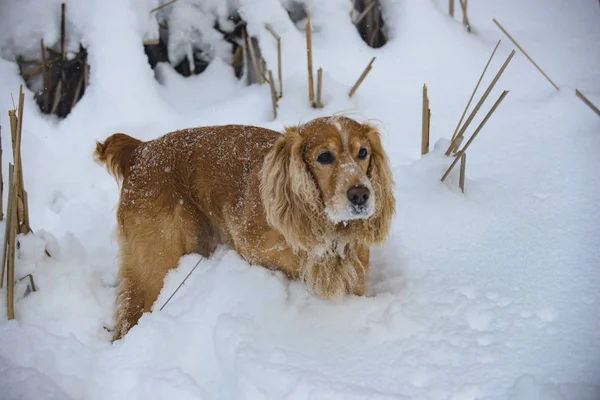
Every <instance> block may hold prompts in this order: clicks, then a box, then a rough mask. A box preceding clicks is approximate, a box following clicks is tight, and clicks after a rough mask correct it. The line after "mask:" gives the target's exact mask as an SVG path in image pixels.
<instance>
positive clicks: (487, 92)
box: [446, 50, 515, 155]
mask: <svg viewBox="0 0 600 400" xmlns="http://www.w3.org/2000/svg"><path fill="white" fill-rule="evenodd" d="M514 55H515V51H514V50H512V51H511V52H510V54H509V56H508V58H507V59H506V61H504V64H502V67H500V69H499V70H498V72H497V73H496V76H495V77H494V79H492V82H491V83H490V85H489V86H488V88H487V89H486V90H485V92H484V93H483V96H481V99H479V101H478V102H477V104H476V105H475V108H473V111H471V114H470V115H469V118H467V120H466V121H465V123H464V125H463V126H462V127H461V128H460V131H458V133H457V134H456V137H455V138H454V140H453V141H452V142H450V146H448V149H447V150H446V155H450V153H451V152H452V151H453V150H454V149H455V148H456V141H457V140H458V139H459V138H460V137H462V136H463V135H464V133H465V131H466V130H467V128H468V127H469V125H470V124H471V122H472V121H473V118H475V115H476V114H477V112H478V111H479V109H480V108H481V106H482V105H483V103H484V102H485V100H486V99H487V97H488V96H489V94H490V93H491V91H492V89H494V86H496V82H498V79H500V77H501V76H502V74H503V73H504V70H505V69H506V67H508V64H509V63H510V60H512V58H513V56H514Z"/></svg>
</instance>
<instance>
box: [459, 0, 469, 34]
mask: <svg viewBox="0 0 600 400" xmlns="http://www.w3.org/2000/svg"><path fill="white" fill-rule="evenodd" d="M458 2H459V3H460V8H461V9H462V14H463V19H462V23H463V25H464V26H465V28H467V32H471V23H470V22H469V17H468V16H467V0H458Z"/></svg>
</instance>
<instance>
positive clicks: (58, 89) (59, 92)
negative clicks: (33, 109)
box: [50, 80, 62, 114]
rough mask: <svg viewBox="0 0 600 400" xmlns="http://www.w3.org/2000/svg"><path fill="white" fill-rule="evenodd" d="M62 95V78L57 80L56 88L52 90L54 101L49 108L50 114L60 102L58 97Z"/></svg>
mask: <svg viewBox="0 0 600 400" xmlns="http://www.w3.org/2000/svg"><path fill="white" fill-rule="evenodd" d="M61 97H62V80H60V81H58V85H56V90H55V91H54V102H53V103H52V109H51V110H50V114H54V113H55V112H56V110H57V109H58V106H59V104H60V99H61Z"/></svg>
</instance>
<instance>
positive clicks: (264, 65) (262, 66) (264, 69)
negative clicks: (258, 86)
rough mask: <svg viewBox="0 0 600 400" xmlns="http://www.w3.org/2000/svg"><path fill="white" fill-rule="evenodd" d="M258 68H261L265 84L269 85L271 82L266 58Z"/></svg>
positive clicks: (261, 60)
mask: <svg viewBox="0 0 600 400" xmlns="http://www.w3.org/2000/svg"><path fill="white" fill-rule="evenodd" d="M258 67H259V68H260V75H261V76H262V77H263V79H264V82H267V83H269V80H268V79H267V75H266V74H267V63H266V61H265V59H264V58H262V57H261V58H260V61H259V63H258Z"/></svg>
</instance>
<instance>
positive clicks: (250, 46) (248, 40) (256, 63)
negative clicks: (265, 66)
mask: <svg viewBox="0 0 600 400" xmlns="http://www.w3.org/2000/svg"><path fill="white" fill-rule="evenodd" d="M244 31H245V29H244ZM246 43H247V46H248V49H249V51H250V58H251V59H252V67H253V68H254V71H255V74H256V80H257V81H258V83H259V84H261V85H262V84H263V83H265V81H264V78H263V77H262V74H261V73H260V65H259V61H258V58H257V57H256V50H255V49H254V44H253V43H252V38H251V37H250V35H248V32H246Z"/></svg>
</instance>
